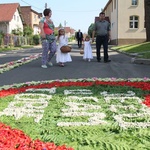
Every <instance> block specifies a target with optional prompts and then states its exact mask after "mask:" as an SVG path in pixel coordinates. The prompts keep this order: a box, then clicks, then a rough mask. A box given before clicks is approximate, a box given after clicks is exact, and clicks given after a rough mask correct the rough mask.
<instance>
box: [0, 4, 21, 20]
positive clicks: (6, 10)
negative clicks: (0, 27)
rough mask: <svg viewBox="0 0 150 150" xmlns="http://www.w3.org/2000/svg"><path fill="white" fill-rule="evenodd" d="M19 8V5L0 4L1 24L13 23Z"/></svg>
mask: <svg viewBox="0 0 150 150" xmlns="http://www.w3.org/2000/svg"><path fill="white" fill-rule="evenodd" d="M18 8H20V5H19V3H7V4H0V22H4V21H6V22H9V21H11V20H12V18H13V15H14V13H15V12H16V9H18Z"/></svg>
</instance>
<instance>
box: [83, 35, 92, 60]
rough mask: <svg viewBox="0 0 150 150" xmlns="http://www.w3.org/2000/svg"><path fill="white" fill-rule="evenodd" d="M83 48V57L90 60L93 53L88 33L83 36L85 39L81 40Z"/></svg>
mask: <svg viewBox="0 0 150 150" xmlns="http://www.w3.org/2000/svg"><path fill="white" fill-rule="evenodd" d="M83 49H84V54H83V59H84V60H88V61H89V62H90V61H91V59H93V54H92V46H91V41H90V37H89V36H88V35H87V36H86V37H85V40H84V41H83Z"/></svg>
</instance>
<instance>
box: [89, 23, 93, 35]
mask: <svg viewBox="0 0 150 150" xmlns="http://www.w3.org/2000/svg"><path fill="white" fill-rule="evenodd" d="M93 28H94V23H91V25H90V26H89V28H88V35H90V37H92V32H93Z"/></svg>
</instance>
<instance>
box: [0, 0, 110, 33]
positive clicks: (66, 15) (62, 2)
mask: <svg viewBox="0 0 150 150" xmlns="http://www.w3.org/2000/svg"><path fill="white" fill-rule="evenodd" d="M108 1H109V0H41V1H39V0H0V3H19V4H20V6H31V9H33V10H35V11H36V12H38V13H43V10H44V9H45V4H46V3H47V8H50V9H51V10H52V17H51V19H52V20H53V22H54V25H55V27H58V26H59V25H60V24H61V25H62V26H66V27H71V28H73V29H75V30H76V31H78V30H79V29H80V30H81V31H82V32H83V33H87V31H88V27H89V26H90V25H91V23H94V19H95V17H96V16H98V15H99V13H100V12H101V10H102V9H103V8H104V7H105V5H106V4H107V2H108Z"/></svg>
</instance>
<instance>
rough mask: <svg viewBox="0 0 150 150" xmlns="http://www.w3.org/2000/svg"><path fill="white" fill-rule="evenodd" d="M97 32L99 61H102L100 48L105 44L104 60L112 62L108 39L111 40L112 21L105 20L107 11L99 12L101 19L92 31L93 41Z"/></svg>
mask: <svg viewBox="0 0 150 150" xmlns="http://www.w3.org/2000/svg"><path fill="white" fill-rule="evenodd" d="M95 33H96V55H97V61H98V62H100V61H101V55H100V49H101V45H103V49H104V62H105V63H107V62H110V61H111V60H110V59H109V56H108V41H109V40H110V38H111V37H110V36H111V35H110V23H109V22H108V21H106V20H105V13H104V12H101V13H100V14H99V21H97V22H96V23H95V25H94V30H93V32H92V42H94V36H95Z"/></svg>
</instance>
